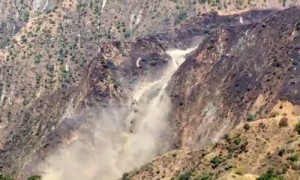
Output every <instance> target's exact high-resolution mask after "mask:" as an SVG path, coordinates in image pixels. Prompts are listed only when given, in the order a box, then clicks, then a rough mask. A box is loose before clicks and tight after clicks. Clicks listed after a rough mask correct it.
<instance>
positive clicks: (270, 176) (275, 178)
mask: <svg viewBox="0 0 300 180" xmlns="http://www.w3.org/2000/svg"><path fill="white" fill-rule="evenodd" d="M257 180H283V177H281V176H279V175H277V174H275V173H274V172H273V171H272V170H269V171H267V173H265V174H263V175H261V176H260V177H259V178H257Z"/></svg>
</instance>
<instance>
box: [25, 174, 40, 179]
mask: <svg viewBox="0 0 300 180" xmlns="http://www.w3.org/2000/svg"><path fill="white" fill-rule="evenodd" d="M41 179H42V176H39V175H34V176H30V177H29V178H28V179H27V180H41Z"/></svg>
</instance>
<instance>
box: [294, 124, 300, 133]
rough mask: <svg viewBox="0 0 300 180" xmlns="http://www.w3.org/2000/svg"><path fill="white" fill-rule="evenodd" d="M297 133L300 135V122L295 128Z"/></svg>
mask: <svg viewBox="0 0 300 180" xmlns="http://www.w3.org/2000/svg"><path fill="white" fill-rule="evenodd" d="M295 131H297V133H298V134H299V135H300V122H298V123H297V124H296V126H295Z"/></svg>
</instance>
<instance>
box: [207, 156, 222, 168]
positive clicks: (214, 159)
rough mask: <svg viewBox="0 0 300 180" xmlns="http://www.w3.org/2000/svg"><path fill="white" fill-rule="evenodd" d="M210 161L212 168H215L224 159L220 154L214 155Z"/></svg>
mask: <svg viewBox="0 0 300 180" xmlns="http://www.w3.org/2000/svg"><path fill="white" fill-rule="evenodd" d="M210 162H211V163H212V168H216V167H217V166H219V165H220V164H221V163H222V162H224V159H223V158H222V157H220V156H215V157H214V158H212V160H211V161H210Z"/></svg>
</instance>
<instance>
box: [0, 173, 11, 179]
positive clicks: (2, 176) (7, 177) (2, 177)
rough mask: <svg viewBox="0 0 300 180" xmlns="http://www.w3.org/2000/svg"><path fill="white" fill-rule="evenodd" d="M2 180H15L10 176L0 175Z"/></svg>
mask: <svg viewBox="0 0 300 180" xmlns="http://www.w3.org/2000/svg"><path fill="white" fill-rule="evenodd" d="M0 180H14V179H13V178H12V177H11V176H9V175H4V174H0Z"/></svg>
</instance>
